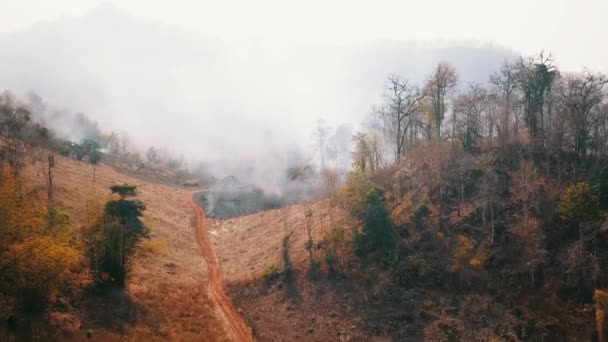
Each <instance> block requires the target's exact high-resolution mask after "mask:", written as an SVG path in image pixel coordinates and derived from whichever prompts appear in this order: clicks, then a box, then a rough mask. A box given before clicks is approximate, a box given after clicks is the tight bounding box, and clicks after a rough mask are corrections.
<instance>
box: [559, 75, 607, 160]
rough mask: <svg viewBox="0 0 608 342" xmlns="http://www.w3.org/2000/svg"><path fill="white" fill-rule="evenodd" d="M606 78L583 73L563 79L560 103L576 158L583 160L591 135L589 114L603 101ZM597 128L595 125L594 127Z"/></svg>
mask: <svg viewBox="0 0 608 342" xmlns="http://www.w3.org/2000/svg"><path fill="white" fill-rule="evenodd" d="M606 83H608V78H606V76H605V75H603V74H593V73H591V72H589V71H585V72H584V73H582V74H579V75H575V74H571V75H567V76H565V77H564V78H563V83H562V86H561V87H560V90H561V101H562V103H563V104H564V107H565V109H566V110H567V111H568V117H569V121H570V124H571V127H572V135H573V138H574V142H573V143H574V150H575V153H576V155H577V157H578V158H585V156H586V154H587V147H588V145H589V141H588V140H589V137H590V135H591V130H590V125H591V124H592V123H596V124H601V122H597V121H596V122H592V120H591V119H592V118H591V114H592V113H593V111H594V110H597V109H599V106H600V105H601V104H602V102H603V101H604V93H603V88H604V86H605V85H606ZM596 127H597V125H596Z"/></svg>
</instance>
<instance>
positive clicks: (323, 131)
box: [313, 118, 330, 170]
mask: <svg viewBox="0 0 608 342" xmlns="http://www.w3.org/2000/svg"><path fill="white" fill-rule="evenodd" d="M329 131H330V129H329V127H327V125H326V124H325V120H323V119H322V118H321V119H319V120H317V127H315V129H314V131H313V136H314V139H315V142H316V144H317V147H318V148H319V161H320V162H321V170H324V169H325V149H326V147H327V138H328V137H329Z"/></svg>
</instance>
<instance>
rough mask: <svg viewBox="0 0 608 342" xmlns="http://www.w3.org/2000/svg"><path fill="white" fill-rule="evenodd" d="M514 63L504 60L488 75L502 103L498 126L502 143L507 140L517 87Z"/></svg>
mask: <svg viewBox="0 0 608 342" xmlns="http://www.w3.org/2000/svg"><path fill="white" fill-rule="evenodd" d="M515 76H516V69H515V65H514V64H512V63H509V62H507V61H505V63H504V64H503V65H502V66H501V67H500V70H499V71H498V72H496V73H494V74H493V75H491V76H490V82H491V83H492V85H493V86H494V89H495V91H496V93H497V95H498V97H499V99H500V100H501V101H500V102H501V103H502V107H503V109H502V120H501V124H500V125H499V126H498V135H499V137H500V140H501V141H502V143H503V144H504V143H506V142H509V140H510V138H511V135H510V127H509V126H510V121H511V110H512V107H513V105H512V103H513V101H514V97H515V91H516V89H517V83H516V79H515Z"/></svg>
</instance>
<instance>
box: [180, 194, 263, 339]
mask: <svg viewBox="0 0 608 342" xmlns="http://www.w3.org/2000/svg"><path fill="white" fill-rule="evenodd" d="M188 204H189V205H190V207H192V209H193V210H194V211H195V213H196V228H195V231H194V237H195V239H196V242H197V243H198V245H199V247H200V249H201V252H202V253H203V256H204V257H205V260H206V261H207V268H208V272H209V290H210V292H211V298H212V299H213V301H214V302H215V304H216V305H217V306H218V307H219V308H220V312H221V313H222V316H223V318H224V320H225V322H226V324H227V327H228V328H229V329H230V330H231V331H232V333H233V334H234V338H235V340H236V341H253V337H252V336H251V331H250V330H249V327H247V324H245V321H243V318H242V317H241V315H240V314H239V313H238V312H237V310H236V309H235V307H234V305H233V304H232V302H231V301H230V299H229V298H228V296H226V294H225V293H224V288H223V276H222V268H221V266H220V263H219V261H218V259H217V256H216V255H215V253H214V252H213V248H212V247H211V243H210V242H209V238H208V236H207V221H206V217H205V212H204V211H203V209H201V207H199V206H198V205H197V204H196V202H195V201H194V199H193V194H192V192H188Z"/></svg>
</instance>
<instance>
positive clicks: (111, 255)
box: [84, 184, 149, 287]
mask: <svg viewBox="0 0 608 342" xmlns="http://www.w3.org/2000/svg"><path fill="white" fill-rule="evenodd" d="M111 190H112V193H114V194H118V195H119V196H120V198H119V199H115V200H110V201H108V203H106V206H105V210H104V211H103V213H100V214H98V216H97V219H95V220H94V221H93V224H91V225H90V226H89V227H87V228H86V229H85V231H84V240H85V245H86V254H87V258H88V260H89V265H90V268H91V271H92V273H93V276H94V279H95V281H96V282H97V283H110V284H115V285H117V286H118V287H124V286H125V283H126V277H127V273H128V271H129V266H130V260H131V256H132V254H133V252H134V248H135V245H136V244H137V242H138V241H139V240H140V239H141V238H147V237H148V236H149V230H148V228H147V227H146V226H145V225H144V224H143V223H142V222H141V220H140V217H141V216H142V214H143V211H144V210H145V206H144V204H143V203H142V202H141V201H139V200H128V199H126V198H127V197H129V196H134V195H135V194H136V187H135V186H133V185H128V184H123V185H115V186H113V187H111Z"/></svg>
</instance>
